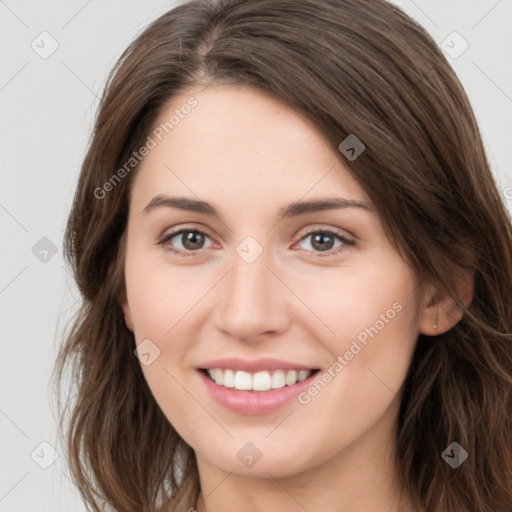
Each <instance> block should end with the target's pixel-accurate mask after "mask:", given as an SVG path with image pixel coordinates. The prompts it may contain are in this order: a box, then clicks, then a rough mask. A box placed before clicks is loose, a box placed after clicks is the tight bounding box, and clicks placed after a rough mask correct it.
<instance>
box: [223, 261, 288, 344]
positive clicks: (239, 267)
mask: <svg viewBox="0 0 512 512" xmlns="http://www.w3.org/2000/svg"><path fill="white" fill-rule="evenodd" d="M269 263H271V262H270V261H268V258H267V257H266V252H265V251H264V252H263V253H262V254H261V255H260V256H259V258H257V259H256V260H255V261H253V262H252V263H247V262H246V261H244V259H243V258H241V257H240V256H239V255H238V254H236V253H235V254H234V255H233V267H232V269H231V271H230V272H229V273H228V275H227V276H226V277H225V278H224V279H223V280H222V282H221V283H219V284H220V285H221V287H220V290H219V293H220V297H219V301H220V305H219V307H218V308H216V309H215V313H214V315H215V325H216V327H217V329H219V330H220V331H222V332H223V333H224V335H228V336H230V337H232V338H236V339H238V340H240V341H245V342H256V341H261V340H262V339H265V338H267V337H268V336H270V335H276V334H278V333H281V332H284V331H285V330H286V329H287V328H288V324H289V305H290V303H289V299H290V298H289V297H287V295H286V292H287V291H288V290H287V289H286V288H285V287H284V286H283V284H282V282H281V281H280V280H279V279H278V278H277V277H276V275H275V274H276V273H277V272H276V271H275V270H274V269H272V270H270V269H269V268H268V267H269V266H270V265H269ZM289 293H290V292H289V291H288V294H289Z"/></svg>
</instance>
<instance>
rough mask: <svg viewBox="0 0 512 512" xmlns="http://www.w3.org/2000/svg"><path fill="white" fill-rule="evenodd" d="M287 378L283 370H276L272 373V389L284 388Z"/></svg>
mask: <svg viewBox="0 0 512 512" xmlns="http://www.w3.org/2000/svg"><path fill="white" fill-rule="evenodd" d="M285 384H286V378H285V374H284V371H283V370H276V371H275V372H274V374H273V375H272V389H280V388H284V386H285Z"/></svg>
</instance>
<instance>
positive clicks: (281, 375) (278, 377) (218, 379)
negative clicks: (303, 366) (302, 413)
mask: <svg viewBox="0 0 512 512" xmlns="http://www.w3.org/2000/svg"><path fill="white" fill-rule="evenodd" d="M312 373H313V372H312V371H311V370H300V371H296V370H275V371H273V372H267V371H263V372H257V373H254V374H252V373H249V372H244V371H241V370H239V371H235V370H224V369H221V368H212V369H209V370H208V375H209V376H210V377H211V379H212V380H213V381H214V382H215V383H216V384H218V385H219V386H224V387H226V388H235V389H238V390H240V391H268V390H269V389H280V388H284V387H285V386H293V385H294V384H296V383H297V382H302V381H303V380H305V379H307V378H308V377H309V376H310V375H311V374H312Z"/></svg>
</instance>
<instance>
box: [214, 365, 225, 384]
mask: <svg viewBox="0 0 512 512" xmlns="http://www.w3.org/2000/svg"><path fill="white" fill-rule="evenodd" d="M214 372H215V373H214V380H215V384H219V385H222V382H223V377H224V372H223V371H222V370H221V369H220V368H215V370H214Z"/></svg>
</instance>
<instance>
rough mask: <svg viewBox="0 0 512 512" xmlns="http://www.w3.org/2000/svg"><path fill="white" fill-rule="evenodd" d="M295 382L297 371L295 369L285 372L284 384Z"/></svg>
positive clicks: (289, 384)
mask: <svg viewBox="0 0 512 512" xmlns="http://www.w3.org/2000/svg"><path fill="white" fill-rule="evenodd" d="M296 382H297V372H296V371H295V370H290V371H289V372H288V373H287V374H286V385H287V386H293V385H294V384H295V383H296Z"/></svg>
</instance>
